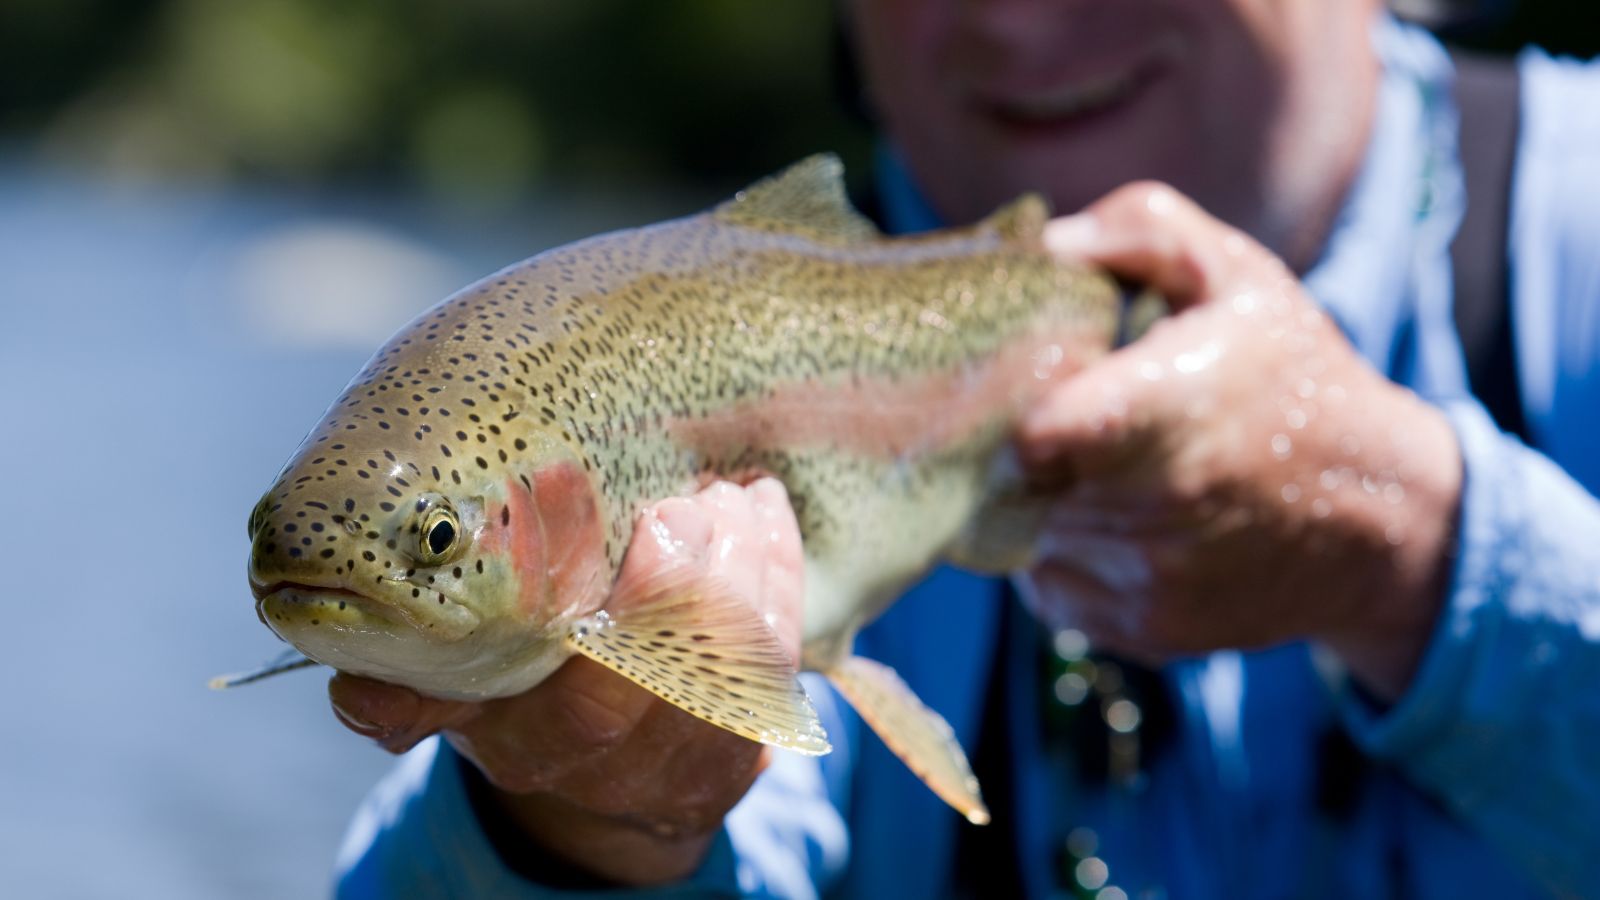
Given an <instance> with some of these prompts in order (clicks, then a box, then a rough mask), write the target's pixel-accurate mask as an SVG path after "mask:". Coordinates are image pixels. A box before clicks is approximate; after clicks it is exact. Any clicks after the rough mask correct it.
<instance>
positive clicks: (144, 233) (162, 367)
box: [0, 0, 1600, 900]
mask: <svg viewBox="0 0 1600 900" xmlns="http://www.w3.org/2000/svg"><path fill="white" fill-rule="evenodd" d="M1409 5H1410V6H1412V7H1415V9H1414V10H1413V11H1414V12H1416V13H1417V14H1419V15H1426V14H1427V12H1428V10H1427V7H1429V6H1430V4H1429V3H1427V2H1425V0H1415V2H1413V3H1411V4H1409ZM1458 5H1459V4H1450V3H1446V4H1443V6H1449V7H1454V6H1458ZM1495 6H1496V7H1497V8H1501V9H1500V11H1501V12H1502V13H1505V12H1510V13H1511V14H1512V17H1511V18H1509V19H1507V18H1503V17H1501V18H1491V19H1488V20H1484V21H1488V22H1489V25H1490V27H1487V28H1486V29H1485V30H1479V31H1477V32H1474V33H1471V34H1470V35H1469V37H1472V38H1473V39H1474V40H1476V41H1478V42H1479V43H1480V44H1481V45H1482V46H1485V47H1490V48H1494V49H1506V48H1510V47H1514V46H1517V45H1518V44H1520V43H1521V42H1522V41H1524V40H1526V39H1527V38H1528V35H1529V34H1530V33H1532V32H1536V31H1538V29H1540V28H1543V29H1546V30H1547V31H1548V33H1549V36H1550V40H1551V42H1552V43H1555V44H1557V45H1558V46H1560V45H1561V42H1563V41H1566V42H1569V44H1570V42H1572V41H1574V40H1583V39H1589V40H1592V38H1593V36H1594V35H1595V34H1597V33H1600V32H1596V31H1595V30H1593V29H1590V30H1589V31H1582V30H1581V29H1580V30H1574V29H1571V28H1568V27H1565V25H1564V24H1563V23H1564V22H1565V20H1563V19H1561V18H1560V16H1561V15H1563V14H1564V13H1561V12H1560V11H1559V5H1557V4H1532V3H1528V4H1523V5H1522V6H1520V7H1516V6H1511V7H1508V6H1507V4H1504V3H1498V4H1495ZM1552 9H1555V10H1557V11H1556V12H1551V10H1552ZM1529 10H1532V12H1529ZM1541 16H1543V17H1545V18H1540V17H1541ZM1550 16H1555V17H1556V18H1549V17H1550ZM1552 23H1554V25H1552ZM1478 27H1480V28H1483V22H1482V21H1480V22H1478ZM1575 36H1576V37H1575ZM1584 36H1587V38H1585V37H1584ZM838 44H839V37H838V30H837V28H836V26H835V25H834V22H833V15H832V12H831V9H830V7H829V5H828V4H814V3H806V4H801V3H787V4H754V3H741V2H735V0H723V2H711V0H696V2H682V3H674V4H645V3H630V2H626V0H586V2H583V3H575V2H574V3H550V4H539V5H537V6H534V5H530V4H524V3H516V2H510V0H466V2H458V3H448V4H447V3H438V2H434V3H428V2H422V0H408V2H402V0H385V2H379V0H356V2H347V3H342V4H325V3H316V2H312V0H230V2H226V3H217V2H209V0H7V2H6V3H5V4H3V5H0V316H3V318H0V478H3V479H4V484H5V487H6V492H5V495H4V502H3V504H0V554H3V559H4V560H5V567H6V569H7V572H8V574H7V577H6V581H7V583H8V585H9V589H8V590H7V591H6V594H5V599H4V601H3V606H0V610H3V612H4V615H3V618H0V635H3V640H4V644H3V646H4V649H3V651H0V679H3V683H4V684H5V685H6V686H7V688H8V690H7V701H6V710H7V712H8V713H9V714H8V715H6V716H4V718H0V896H4V897H70V898H76V897H161V898H173V900H183V898H216V897H231V898H253V897H263V898H268V897H272V898H276V897H309V896H320V895H323V894H325V893H326V891H327V887H328V884H329V877H330V869H331V865H332V861H333V858H334V854H335V852H336V849H337V846H338V840H339V836H340V834H341V832H342V829H343V827H344V824H345V822H346V820H347V818H348V817H349V815H350V813H351V811H352V810H353V808H354V807H355V805H356V803H357V801H358V800H359V798H360V797H361V795H362V794H363V793H364V792H365V791H366V790H367V789H368V787H370V785H371V784H372V783H373V782H374V781H375V780H376V779H377V778H378V776H379V774H380V773H381V772H382V771H383V769H384V768H385V766H386V765H387V761H388V758H387V757H386V756H385V755H384V754H382V753H381V752H380V751H378V750H376V749H374V748H372V747H371V746H369V745H368V744H367V743H365V742H364V741H362V740H360V739H358V738H356V737H355V736H353V735H351V734H349V733H348V732H346V731H345V730H344V729H343V728H342V727H341V726H339V725H338V724H337V723H336V722H335V721H334V719H333V717H332V716H331V715H330V714H329V713H328V709H327V704H326V700H325V693H324V683H325V680H326V679H325V675H324V674H322V673H310V672H301V673H296V674H292V675H287V676H284V677H282V678H279V679H275V680H272V681H268V682H264V683H262V684H259V685H255V686H251V687H248V688H244V689H241V690H239V691H235V692H230V693H225V694H218V693H213V692H210V691H208V690H206V688H205V682H206V679H207V678H208V677H209V676H211V675H215V674H218V673H221V672H229V671H236V670H239V669H242V668H249V667H251V666H253V665H255V664H257V663H259V662H261V661H264V660H265V659H267V658H268V657H270V656H271V655H273V654H274V653H275V652H276V650H277V648H278V647H279V646H280V645H278V644H277V642H276V640H275V639H274V638H273V637H272V636H271V634H270V633H269V632H268V631H267V630H266V629H265V628H263V627H262V626H261V625H260V624H259V623H258V622H257V621H256V618H255V615H254V611H253V609H252V604H251V601H250V596H249V593H248V590H247V588H246V584H245V579H244V557H245V552H246V541H245V537H244V526H245V519H246V516H247V514H248V511H249V509H250V507H251V504H252V503H253V502H254V500H255V499H256V497H257V495H258V492H259V491H261V490H263V489H264V488H265V487H266V486H267V485H268V484H269V483H270V481H271V479H272V476H273V474H274V473H275V472H276V471H277V468H278V466H279V465H281V464H282V462H283V461H284V460H285V459H286V458H287V457H288V454H289V453H290V451H291V450H292V449H293V448H294V446H295V445H296V444H297V443H298V442H299V440H300V438H301V437H302V435H303V434H304V433H305V431H306V430H307V429H308V428H309V427H310V426H311V425H312V424H313V423H314V421H315V420H316V418H317V417H318V415H319V414H320V413H321V411H322V410H323V408H324V406H325V405H326V404H327V403H328V402H329V401H330V400H332V399H333V397H334V396H335V394H336V393H337V392H338V390H339V389H340V388H341V387H342V386H343V384H344V383H345V381H346V380H347V379H348V378H349V377H350V376H351V375H352V374H354V373H355V371H356V370H357V369H358V368H359V366H360V365H361V363H362V362H363V361H364V360H365V359H366V357H367V356H368V355H369V354H370V353H371V352H372V350H374V349H375V348H376V347H377V346H378V344H379V343H380V342H381V341H382V340H383V339H384V338H385V337H387V336H388V335H389V334H390V333H392V332H393V331H394V330H395V328H397V327H398V326H399V325H400V324H402V323H403V322H405V321H406V320H407V319H409V318H410V317H411V316H413V315H415V314H416V313H417V312H419V311H421V310H422V309H423V308H425V307H427V306H428V305H430V304H432V303H433V302H435V301H437V300H438V299H440V298H442V297H443V296H445V295H446V294H447V293H449V292H450V291H452V290H453V289H455V288H457V287H460V286H462V285H464V284H466V283H467V282H469V281H471V280H473V279H475V278H477V277H479V276H481V275H484V274H486V273H488V272H490V271H493V270H494V269H497V268H499V267H501V266H503V265H506V264H509V263H511V262H514V261H516V260H518V259H521V258H523V257H526V256H528V255H531V254H532V253H534V252H537V251H539V250H541V249H544V248H547V247H550V246H553V245H556V244H559V243H562V242H564V241H567V240H570V239H573V238H577V237H581V236H584V235H588V234H592V233H594V232H597V231H601V230H606V229H609V228H614V227H620V226H625V225H631V224H640V223H644V222H648V221H651V220H655V219H659V218H663V217H666V216H670V215H678V214H685V213H688V212H692V211H695V210H696V209H698V208H700V207H703V206H704V205H706V204H707V203H710V202H712V201H714V200H716V199H718V198H720V197H722V196H724V195H726V194H727V193H729V192H730V191H732V190H733V189H736V188H737V187H739V186H741V185H742V184H743V183H745V182H746V181H748V180H750V179H751V178H753V177H755V176H757V175H760V174H763V173H765V172H768V171H771V170H773V169H776V168H778V167H779V166H781V165H782V164H784V163H786V162H789V161H791V160H793V159H796V158H798V157H800V156H802V155H804V154H805V153H809V152H812V151H815V150H820V149H833V150H837V151H841V152H842V153H843V154H844V155H845V157H846V159H847V161H849V162H852V163H854V164H855V165H854V169H855V172H856V173H857V178H859V177H860V173H861V172H862V171H863V166H862V165H860V163H861V162H862V160H864V159H865V157H866V155H867V154H866V152H865V148H866V147H867V145H868V144H867V142H868V138H867V135H866V133H865V128H864V127H863V124H862V123H861V122H859V121H858V120H856V119H854V118H852V117H851V116H850V115H849V114H847V112H846V111H847V110H849V109H850V108H852V107H854V106H856V105H858V100H859V98H858V97H856V96H855V94H854V88H853V87H852V86H850V84H849V82H848V80H846V81H844V82H843V85H844V86H843V87H841V86H840V84H841V82H840V80H839V78H838V77H837V76H838V74H839V72H838V70H839V61H840V54H839V52H838ZM1564 49H1574V50H1579V51H1583V52H1588V51H1591V50H1592V49H1593V48H1592V47H1587V46H1565V47H1564Z"/></svg>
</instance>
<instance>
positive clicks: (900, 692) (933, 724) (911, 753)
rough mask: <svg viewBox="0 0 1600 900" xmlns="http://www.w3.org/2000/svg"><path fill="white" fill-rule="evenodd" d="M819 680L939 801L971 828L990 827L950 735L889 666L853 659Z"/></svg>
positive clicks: (986, 811)
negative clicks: (825, 680)
mask: <svg viewBox="0 0 1600 900" xmlns="http://www.w3.org/2000/svg"><path fill="white" fill-rule="evenodd" d="M823 674H825V675H827V676H828V680H829V681H831V682H833V686H834V687H836V688H838V689H839V693H841V694H843V695H844V698H845V699H846V700H848V701H850V705H851V706H853V707H855V709H856V712H858V713H860V714H861V718H862V719H864V720H865V721H866V723H867V724H868V725H870V726H872V730H873V731H875V732H877V734H878V737H880V738H883V742H884V743H885V744H886V745H888V747H889V749H890V750H892V751H894V755H895V756H898V757H900V761H901V762H903V763H905V764H906V767H907V768H909V769H910V770H911V771H912V773H913V774H915V775H916V776H917V777H918V778H921V779H922V781H923V783H924V784H926V785H927V786H928V787H929V788H930V789H932V790H933V792H934V793H935V794H938V795H939V799H941V800H943V801H944V802H946V803H948V804H950V805H951V806H953V807H955V808H956V810H957V811H958V812H960V813H961V814H962V815H964V816H966V817H967V821H969V822H971V823H972V824H974V825H987V824H989V809H988V807H986V806H984V805H983V795H982V794H981V793H979V791H978V779H977V778H976V777H974V776H973V774H972V766H970V765H968V764H967V755H966V754H965V753H963V752H962V750H961V743H960V742H959V741H957V740H956V734H955V730H954V729H952V728H951V727H950V723H948V722H946V721H945V720H944V717H942V716H940V715H939V714H938V713H936V712H934V711H933V710H931V709H929V708H928V707H926V706H924V705H923V704H922V701H921V700H919V699H917V695H916V694H914V693H912V692H911V688H909V687H907V686H906V683H905V682H904V681H902V680H901V679H900V676H899V675H898V674H896V673H895V671H894V670H893V669H891V668H889V667H888V666H886V665H884V664H882V663H878V662H873V661H872V660H870V659H863V658H861V657H859V656H852V657H850V658H848V659H846V660H845V661H844V662H842V663H840V664H839V665H837V666H834V667H833V668H831V669H829V670H828V671H826V672H824V673H823Z"/></svg>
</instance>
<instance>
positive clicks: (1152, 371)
mask: <svg viewBox="0 0 1600 900" xmlns="http://www.w3.org/2000/svg"><path fill="white" fill-rule="evenodd" d="M1161 375H1162V371H1161V364H1160V363H1158V362H1156V361H1154V360H1145V361H1144V362H1142V363H1140V364H1139V377H1140V378H1143V379H1144V380H1145V381H1160V380H1161Z"/></svg>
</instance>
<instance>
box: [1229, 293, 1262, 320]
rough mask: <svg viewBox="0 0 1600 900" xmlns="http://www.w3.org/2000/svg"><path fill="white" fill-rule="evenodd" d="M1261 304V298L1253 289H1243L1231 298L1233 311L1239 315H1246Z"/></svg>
mask: <svg viewBox="0 0 1600 900" xmlns="http://www.w3.org/2000/svg"><path fill="white" fill-rule="evenodd" d="M1260 305H1261V300H1260V298H1259V297H1257V296H1256V294H1255V292H1254V291H1245V292H1244V293H1242V294H1238V295H1235V296H1234V298H1233V311H1234V312H1236V313H1238V314H1239V315H1241V316H1248V315H1250V314H1251V313H1253V312H1255V311H1256V308H1257V307H1259V306H1260Z"/></svg>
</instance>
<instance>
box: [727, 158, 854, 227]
mask: <svg viewBox="0 0 1600 900" xmlns="http://www.w3.org/2000/svg"><path fill="white" fill-rule="evenodd" d="M713 214H714V215H715V216H716V217H717V218H719V219H722V220H724V221H727V222H732V223H735V224H738V225H743V226H745V227H746V228H754V229H757V230H760V231H789V232H801V233H804V234H806V235H807V236H809V237H816V238H819V239H822V240H827V241H833V242H838V243H846V242H849V241H856V240H867V239H871V238H875V237H878V236H879V235H878V229H877V228H876V227H875V226H874V225H873V224H872V222H871V221H870V220H869V219H867V217H866V216H863V215H862V214H861V213H859V212H856V210H855V207H853V206H851V205H850V199H849V198H848V197H846V196H845V192H844V163H842V162H840V161H839V157H837V156H835V155H833V154H832V153H818V154H816V155H814V156H808V157H806V158H805V159H802V160H800V161H799V162H797V163H795V164H794V165H792V166H790V167H789V168H787V169H784V170H783V171H782V172H779V173H778V174H776V175H771V176H769V177H767V178H763V179H761V180H760V181H758V182H756V183H755V184H752V185H750V186H749V187H747V188H745V189H744V190H742V191H740V192H739V193H737V194H735V195H733V199H732V200H729V201H727V202H725V203H723V204H721V205H720V206H718V207H717V208H716V209H715V210H713Z"/></svg>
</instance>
